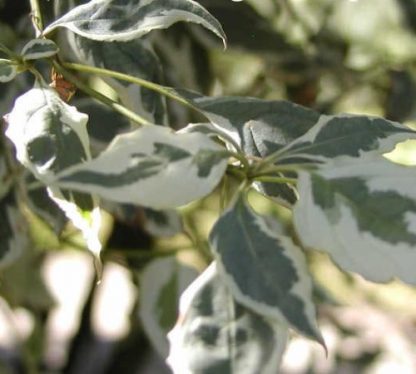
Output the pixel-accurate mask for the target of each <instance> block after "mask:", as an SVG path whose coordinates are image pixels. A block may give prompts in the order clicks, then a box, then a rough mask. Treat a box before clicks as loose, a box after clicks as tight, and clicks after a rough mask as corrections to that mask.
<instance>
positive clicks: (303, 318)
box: [209, 196, 323, 343]
mask: <svg viewBox="0 0 416 374" xmlns="http://www.w3.org/2000/svg"><path fill="white" fill-rule="evenodd" d="M270 227H271V226H270V224H269V223H268V221H267V220H266V219H264V217H262V216H259V215H257V214H256V213H255V212H254V211H253V210H252V209H251V208H250V207H249V206H248V204H247V202H246V201H245V199H244V198H243V197H241V196H240V197H239V198H238V199H237V200H236V201H235V202H234V204H233V205H232V206H231V208H230V209H229V210H228V211H226V212H225V213H224V214H223V215H222V217H220V219H219V220H218V221H217V222H216V224H215V225H214V228H213V229H212V231H211V233H210V236H209V241H210V244H211V248H212V250H213V252H214V255H215V258H216V259H217V260H218V266H219V271H220V272H221V274H222V275H223V276H224V278H225V281H226V284H227V285H228V287H230V290H231V292H232V293H233V295H234V297H235V298H236V300H237V301H238V302H240V303H241V304H243V305H245V306H247V307H249V308H251V309H253V310H255V311H256V312H257V313H258V314H260V315H262V316H264V317H267V318H271V319H275V320H282V319H283V320H286V321H287V322H288V323H289V324H290V325H291V326H293V327H294V328H295V329H296V330H297V331H299V332H301V333H302V334H304V335H306V336H308V337H310V338H313V339H315V340H317V341H319V342H321V343H322V342H323V341H322V337H321V334H320V332H319V330H318V328H317V324H316V316H315V307H314V304H313V302H312V282H311V279H310V276H309V272H308V269H307V266H306V261H305V258H304V255H303V253H302V251H301V250H300V248H299V247H297V246H296V245H295V244H294V243H293V242H292V240H291V239H290V238H289V237H287V236H284V235H282V234H279V233H276V232H274V231H272V230H271V228H270Z"/></svg>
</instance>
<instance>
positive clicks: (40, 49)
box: [21, 39, 59, 60]
mask: <svg viewBox="0 0 416 374" xmlns="http://www.w3.org/2000/svg"><path fill="white" fill-rule="evenodd" d="M58 52H59V48H58V46H57V45H56V44H55V43H54V42H53V41H52V40H49V39H32V40H31V41H30V42H28V43H27V44H26V45H25V46H24V47H23V49H22V52H21V55H22V57H23V59H24V60H37V59H39V58H47V57H52V56H54V55H56V54H57V53H58Z"/></svg>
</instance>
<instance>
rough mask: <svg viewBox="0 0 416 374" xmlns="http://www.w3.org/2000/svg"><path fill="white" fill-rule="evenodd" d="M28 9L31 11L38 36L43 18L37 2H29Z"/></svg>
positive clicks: (34, 0) (31, 0) (36, 0)
mask: <svg viewBox="0 0 416 374" xmlns="http://www.w3.org/2000/svg"><path fill="white" fill-rule="evenodd" d="M30 7H31V9H32V17H33V23H34V24H35V27H36V28H37V29H38V31H39V34H41V33H42V31H43V16H42V11H41V9H40V6H39V0H30Z"/></svg>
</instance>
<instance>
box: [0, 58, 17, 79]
mask: <svg viewBox="0 0 416 374" xmlns="http://www.w3.org/2000/svg"><path fill="white" fill-rule="evenodd" d="M16 75H17V65H15V64H13V62H12V61H10V60H6V59H4V58H1V59H0V82H2V83H5V82H10V81H11V80H13V78H14V77H15V76H16Z"/></svg>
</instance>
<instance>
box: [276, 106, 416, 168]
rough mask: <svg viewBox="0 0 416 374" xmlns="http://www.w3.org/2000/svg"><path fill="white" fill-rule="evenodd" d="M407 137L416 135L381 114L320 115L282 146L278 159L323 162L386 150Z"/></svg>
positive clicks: (385, 151) (358, 156)
mask: <svg viewBox="0 0 416 374" xmlns="http://www.w3.org/2000/svg"><path fill="white" fill-rule="evenodd" d="M411 138H416V132H415V131H414V130H412V129H410V128H408V127H406V126H404V125H401V124H400V123H397V122H391V121H388V120H385V119H384V118H377V117H369V116H361V115H360V116H358V115H346V114H343V115H336V116H325V115H322V116H321V117H320V119H319V121H318V123H317V124H316V125H315V126H313V127H312V128H311V129H310V130H309V131H308V132H307V133H306V134H305V135H303V136H301V137H300V138H298V139H296V140H294V141H293V142H292V143H291V144H289V145H288V146H287V147H286V149H285V150H284V151H283V152H282V155H281V156H280V159H281V160H285V159H287V158H289V159H290V158H293V159H294V160H295V162H299V160H300V159H302V158H304V159H305V161H308V160H311V159H312V160H314V161H316V162H325V161H328V160H332V159H334V158H335V157H341V156H345V157H357V158H360V157H363V156H368V155H371V154H383V153H387V152H389V151H392V150H393V149H394V147H395V146H396V144H397V143H399V142H402V141H404V140H407V139H411ZM285 162H289V161H288V160H285Z"/></svg>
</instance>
